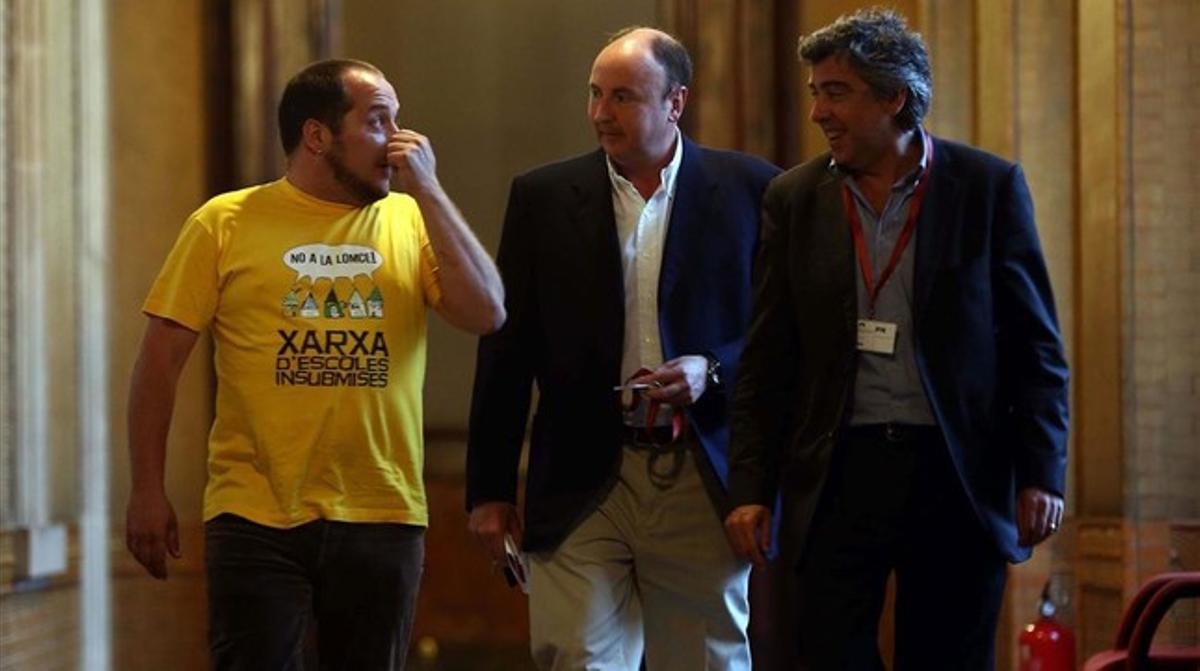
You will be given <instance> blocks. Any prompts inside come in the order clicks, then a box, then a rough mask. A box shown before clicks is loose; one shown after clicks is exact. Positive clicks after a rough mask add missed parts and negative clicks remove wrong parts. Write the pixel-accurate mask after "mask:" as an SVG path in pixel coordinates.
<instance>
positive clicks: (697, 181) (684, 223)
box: [658, 134, 721, 347]
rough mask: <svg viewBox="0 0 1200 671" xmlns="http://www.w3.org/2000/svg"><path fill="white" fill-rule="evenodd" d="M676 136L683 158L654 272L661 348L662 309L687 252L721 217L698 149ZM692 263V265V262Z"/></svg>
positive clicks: (713, 186)
mask: <svg viewBox="0 0 1200 671" xmlns="http://www.w3.org/2000/svg"><path fill="white" fill-rule="evenodd" d="M679 137H680V139H681V140H682V141H683V157H682V158H681V159H680V162H679V173H678V174H677V175H676V176H675V200H674V202H673V203H672V204H671V219H670V221H669V222H668V224H667V237H666V240H665V241H664V243H663V255H662V266H661V268H660V270H659V273H658V305H659V309H658V314H659V330H660V331H663V332H664V336H663V346H664V347H666V346H667V343H666V341H667V338H666V335H665V331H666V329H667V328H668V327H669V325H667V324H665V323H663V318H662V315H663V314H664V311H663V306H666V305H669V304H670V300H671V294H672V292H673V291H674V290H675V286H676V285H677V284H678V282H679V278H680V276H681V275H682V274H683V273H684V272H686V271H687V268H688V265H689V264H688V259H687V254H688V250H689V249H694V248H695V245H693V244H691V241H692V240H694V239H695V238H696V237H697V236H703V235H704V224H705V222H706V221H714V220H718V219H719V217H720V216H721V213H720V212H719V211H717V210H716V208H717V207H719V205H720V202H719V199H718V198H717V197H716V196H717V183H716V182H715V181H714V180H713V179H712V178H711V177H710V176H709V175H708V172H707V171H706V170H705V169H704V164H703V162H701V160H700V150H699V148H698V147H696V145H695V144H693V143H692V142H691V141H690V140H688V139H687V138H686V137H684V136H683V135H682V134H680V136H679ZM692 261H693V263H694V262H695V259H692Z"/></svg>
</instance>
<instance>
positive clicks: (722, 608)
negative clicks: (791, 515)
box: [529, 441, 750, 671]
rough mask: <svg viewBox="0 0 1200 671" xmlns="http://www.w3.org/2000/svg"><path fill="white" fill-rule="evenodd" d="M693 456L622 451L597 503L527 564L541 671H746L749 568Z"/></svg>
mask: <svg viewBox="0 0 1200 671" xmlns="http://www.w3.org/2000/svg"><path fill="white" fill-rule="evenodd" d="M689 442H690V441H689ZM691 449H699V448H698V447H697V446H695V445H694V444H691V445H688V446H681V448H680V449H678V450H676V451H674V452H670V453H656V454H655V453H651V452H649V451H646V450H641V449H633V448H629V447H626V448H624V450H623V454H622V457H623V458H622V463H621V471H620V477H619V479H618V481H617V483H616V485H615V486H614V487H613V489H612V491H611V492H610V493H609V494H608V496H607V497H606V498H605V500H604V501H603V502H602V503H601V504H600V505H599V506H598V507H597V509H596V510H595V511H594V512H593V513H592V514H591V515H590V516H588V518H587V519H586V520H584V521H583V522H582V523H581V524H580V525H579V526H578V527H577V528H576V529H575V530H574V531H573V532H572V533H571V534H570V535H569V536H568V537H567V539H566V540H565V541H563V543H562V544H561V545H560V546H559V547H558V548H557V549H555V550H554V551H553V552H550V553H544V554H535V555H531V556H530V557H529V621H530V638H531V641H530V643H531V648H532V652H533V659H534V662H535V663H536V664H537V666H538V668H539V669H542V670H543V671H560V670H568V669H569V670H575V669H587V670H589V671H593V670H594V671H601V670H603V671H636V670H637V669H638V668H639V664H640V663H641V660H642V656H643V653H644V654H645V661H646V669H647V671H674V670H676V669H678V670H679V671H699V670H702V669H710V670H713V671H716V670H720V671H749V669H750V646H749V643H748V640H747V638H746V625H747V623H748V621H749V618H750V613H749V605H748V603H747V596H746V592H747V581H748V579H749V575H750V565H749V564H747V563H745V562H743V561H741V560H739V559H737V558H736V557H735V556H734V555H733V552H732V550H730V548H729V545H728V544H727V543H726V541H725V534H724V530H723V528H722V524H721V520H720V519H719V518H718V516H717V513H716V512H715V511H714V509H713V505H712V503H711V501H710V500H709V497H708V495H707V493H706V492H705V489H704V483H703V481H702V480H701V476H700V473H699V471H698V470H697V467H696V463H695V459H694V457H693V455H692V452H691Z"/></svg>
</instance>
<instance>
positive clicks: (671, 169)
mask: <svg viewBox="0 0 1200 671" xmlns="http://www.w3.org/2000/svg"><path fill="white" fill-rule="evenodd" d="M604 163H605V165H607V166H608V179H609V181H610V182H612V185H613V187H614V188H622V187H623V185H624V186H627V187H628V188H630V189H633V188H634V186H633V183H632V182H630V181H629V180H627V179H625V178H624V177H623V176H621V173H619V172H617V166H615V165H613V162H612V159H611V158H609V157H608V154H605V155H604ZM682 163H683V133H680V132H679V128H678V127H676V128H675V152H674V154H672V155H671V162H670V163H667V164H666V165H665V166H663V169H662V170H661V171H660V172H659V173H658V179H659V182H660V187H659V188H661V189H663V190H664V191H666V192H667V195H668V196H673V195H674V194H675V178H676V177H678V176H679V166H680V165H681V164H682ZM634 190H635V191H636V189H634Z"/></svg>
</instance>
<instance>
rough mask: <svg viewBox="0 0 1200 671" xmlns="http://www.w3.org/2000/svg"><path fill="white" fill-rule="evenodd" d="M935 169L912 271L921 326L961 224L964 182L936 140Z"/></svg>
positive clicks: (917, 319) (916, 319)
mask: <svg viewBox="0 0 1200 671" xmlns="http://www.w3.org/2000/svg"><path fill="white" fill-rule="evenodd" d="M933 147H934V149H933V170H932V171H931V174H930V176H929V179H930V182H929V190H928V191H926V192H925V200H924V202H923V203H922V204H921V213H920V214H919V215H918V217H917V236H916V237H917V239H916V244H917V249H916V259H915V261H914V266H915V268H914V270H913V292H914V294H915V295H916V302H915V303H914V305H913V323H914V324H919V323H920V318H921V314H922V313H924V311H925V308H926V307H927V306H928V303H929V296H930V291H931V290H932V288H933V281H934V278H936V277H937V271H938V268H940V267H941V266H942V259H943V256H944V254H945V250H946V244H947V242H948V241H949V240H951V239H952V238H954V237H956V236H955V235H954V233H955V231H954V230H953V227H954V226H955V225H956V223H957V222H959V221H960V219H961V218H960V217H959V212H961V211H962V205H963V203H962V197H963V192H962V182H961V181H959V179H958V178H957V177H955V176H954V170H953V166H952V165H951V158H950V157H949V156H947V152H946V147H945V145H944V144H943V143H942V142H941V141H940V140H938V139H937V138H933Z"/></svg>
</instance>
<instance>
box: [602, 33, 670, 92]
mask: <svg viewBox="0 0 1200 671" xmlns="http://www.w3.org/2000/svg"><path fill="white" fill-rule="evenodd" d="M636 30H653V31H655V33H656V34H655V35H654V36H653V37H651V38H650V53H651V54H653V56H654V60H655V61H657V62H658V64H659V65H661V66H662V69H663V71H664V72H666V73H667V90H666V91H665V92H664V94H666V93H670V92H671V91H673V90H675V87H677V86H691V84H692V57H691V56H689V55H688V51H687V48H686V47H684V46H683V43H682V42H680V41H679V40H677V39H675V36H674V35H671V34H670V33H668V32H666V31H664V30H660V29H658V28H651V27H649V26H626V27H624V28H622V29H620V30H618V31H617V32H615V33H613V34H612V35H610V36H609V38H608V41H607V42H605V43H604V46H608V45H610V44H612V43H613V42H616V41H617V40H619V39H621V38H623V37H626V36H628V35H629V34H630V33H632V32H634V31H636Z"/></svg>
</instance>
